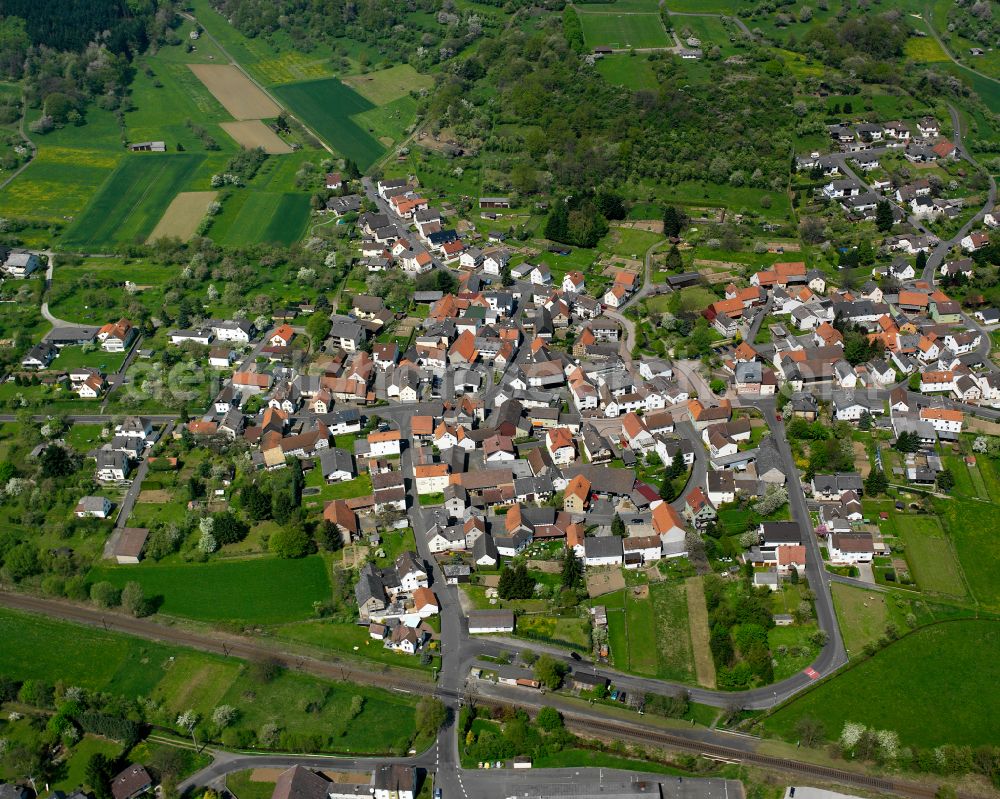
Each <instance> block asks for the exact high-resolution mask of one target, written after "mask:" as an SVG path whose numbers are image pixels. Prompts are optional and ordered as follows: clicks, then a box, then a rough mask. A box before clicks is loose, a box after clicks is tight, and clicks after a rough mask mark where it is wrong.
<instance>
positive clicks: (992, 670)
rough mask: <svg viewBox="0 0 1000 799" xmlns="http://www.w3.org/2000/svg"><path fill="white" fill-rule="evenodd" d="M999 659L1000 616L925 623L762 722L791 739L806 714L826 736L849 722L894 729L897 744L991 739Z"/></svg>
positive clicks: (998, 704) (999, 705) (998, 708)
mask: <svg viewBox="0 0 1000 799" xmlns="http://www.w3.org/2000/svg"><path fill="white" fill-rule="evenodd" d="M998 662H1000V622H997V621H987V620H980V621H974V620H965V621H950V622H943V623H941V624H936V625H931V626H929V627H924V628H922V629H920V630H917V631H916V632H913V633H910V634H909V635H906V636H904V637H903V638H902V639H900V640H899V641H896V642H895V643H893V644H890V645H889V646H888V647H886V648H885V649H883V650H881V651H880V652H878V653H877V654H876V655H874V656H873V657H871V658H869V659H867V660H864V661H862V662H861V663H859V664H858V665H856V666H854V667H852V668H849V669H848V670H847V671H844V672H841V673H840V674H839V675H838V676H837V677H836V679H832V680H829V681H826V682H824V683H822V684H820V685H818V686H816V687H815V688H814V689H812V690H810V691H807V692H806V693H804V694H801V695H800V696H798V697H797V698H794V699H792V700H791V701H789V702H788V703H787V704H785V705H784V706H783V707H781V708H780V709H779V710H778V711H777V712H775V713H774V714H773V715H772V716H770V717H768V718H767V719H766V720H765V722H764V728H765V729H766V730H767V731H768V732H771V733H773V734H775V735H779V736H781V737H783V738H786V739H789V740H795V738H796V735H795V725H796V723H797V722H798V721H799V720H800V719H802V718H813V719H817V720H819V721H821V722H823V724H824V726H825V729H826V735H827V737H829V738H831V739H833V738H837V737H838V736H839V735H840V731H841V729H842V728H843V726H844V724H845V723H846V722H848V721H854V722H860V723H863V724H866V725H868V726H870V727H873V728H875V729H880V730H882V729H889V730H894V731H895V732H897V733H898V734H899V738H900V741H901V742H902V744H903V745H917V746H925V747H934V746H937V745H939V744H943V743H952V744H958V745H962V744H966V745H970V746H977V745H979V744H992V743H996V725H995V720H996V719H997V718H1000V692H998V691H996V683H997V680H998V679H1000V670H998V666H997V663H998ZM959 664H960V669H961V672H960V674H957V673H956V668H958V667H959Z"/></svg>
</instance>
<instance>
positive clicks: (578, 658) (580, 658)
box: [569, 652, 583, 660]
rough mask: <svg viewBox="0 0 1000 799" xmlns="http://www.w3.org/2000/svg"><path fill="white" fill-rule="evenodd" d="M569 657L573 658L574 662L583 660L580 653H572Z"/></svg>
mask: <svg viewBox="0 0 1000 799" xmlns="http://www.w3.org/2000/svg"><path fill="white" fill-rule="evenodd" d="M569 656H570V657H571V658H573V660H583V658H582V657H580V653H579V652H570V653H569Z"/></svg>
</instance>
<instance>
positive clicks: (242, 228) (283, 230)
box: [208, 191, 309, 247]
mask: <svg viewBox="0 0 1000 799" xmlns="http://www.w3.org/2000/svg"><path fill="white" fill-rule="evenodd" d="M308 221H309V196H308V195H306V194H296V193H294V192H281V193H278V192H270V191H260V192H254V191H240V192H235V193H234V194H233V195H232V196H230V197H229V199H228V200H226V203H225V205H224V206H223V210H222V213H221V214H220V215H219V216H218V218H217V219H216V220H215V222H214V224H213V225H212V227H211V228H210V229H209V231H208V237H209V238H210V239H212V240H213V241H216V242H218V243H219V244H222V245H223V246H227V247H239V246H245V245H247V244H255V243H257V242H268V243H270V244H281V245H286V246H287V245H289V244H291V243H292V242H294V241H297V240H298V239H299V238H300V237H301V236H302V233H303V232H304V231H305V227H306V224H307V223H308Z"/></svg>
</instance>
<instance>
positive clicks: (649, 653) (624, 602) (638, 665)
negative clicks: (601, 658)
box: [595, 583, 694, 682]
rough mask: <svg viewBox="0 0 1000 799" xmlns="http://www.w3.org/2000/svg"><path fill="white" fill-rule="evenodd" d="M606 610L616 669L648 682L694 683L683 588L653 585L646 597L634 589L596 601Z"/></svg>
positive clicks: (684, 590)
mask: <svg viewBox="0 0 1000 799" xmlns="http://www.w3.org/2000/svg"><path fill="white" fill-rule="evenodd" d="M595 604H602V605H604V606H605V607H606V608H607V609H608V640H609V644H610V647H611V657H612V661H613V663H614V665H615V668H617V669H621V670H623V671H628V672H632V673H634V674H640V675H643V676H648V677H657V678H659V679H665V680H678V681H682V682H692V681H694V656H693V653H692V648H691V631H690V625H689V622H688V604H687V591H686V589H685V587H684V585H683V584H682V583H655V584H653V585H650V586H649V596H648V597H647V598H639V597H636V596H635V595H634V594H633V592H632V590H631V589H625V591H624V592H617V593H615V594H608V595H606V596H603V597H600V598H599V599H598V600H595Z"/></svg>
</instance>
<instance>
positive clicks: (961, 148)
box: [922, 23, 997, 283]
mask: <svg viewBox="0 0 1000 799" xmlns="http://www.w3.org/2000/svg"><path fill="white" fill-rule="evenodd" d="M928 27H930V23H928ZM932 30H933V29H932ZM936 35H937V34H935V36H936ZM939 41H940V40H939ZM948 113H949V114H950V115H951V126H952V131H953V137H952V143H953V144H954V145H955V148H956V149H957V150H958V153H959V157H961V158H962V159H964V160H965V161H968V162H969V164H970V165H971V166H972V167H973V168H974V169H976V170H979V171H984V172H986V170H983V169H982V167H980V166H979V163H978V162H977V161H976V159H975V158H973V157H972V155H971V154H970V153H969V151H968V150H967V149H966V148H965V145H964V144H963V142H962V119H961V117H960V116H959V114H958V110H957V109H956V108H955V106H953V105H952V104H951V103H948ZM986 176H987V178H988V179H989V183H990V187H989V191H988V192H987V197H986V203H985V204H984V205H983V207H982V208H981V209H980V210H979V212H978V213H977V214H976V215H975V216H974V217H972V219H970V220H969V221H968V222H966V223H965V224H964V225H963V226H962V229H961V230H959V231H958V233H956V234H955V235H954V236H952V237H951V238H950V239H948V240H947V241H942V242H941V243H940V244H938V246H937V247H935V248H934V251H933V252H932V253H931V254H930V255H929V256H928V258H927V265H926V266H925V267H924V272H923V275H922V277H923V279H924V280H926V281H928V282H930V283H933V282H934V277H935V275H936V274H937V271H938V268H939V267H940V266H941V264H942V263H944V259H945V258H946V257H947V256H948V252H949V251H950V250H951V248H952V247H955V246H957V245H958V243H959V242H960V241H961V240H962V239H963V238H964V237H965V236H967V235H968V234H969V231H971V230H972V228H973V227H975V226H976V225H978V224H979V223H980V222H982V219H983V217H984V216H985V215H986V214H988V213H989V212H990V211H992V210H993V205H994V204H995V203H996V200H997V184H996V180H994V179H993V176H992V175H991V174H989V172H986Z"/></svg>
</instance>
